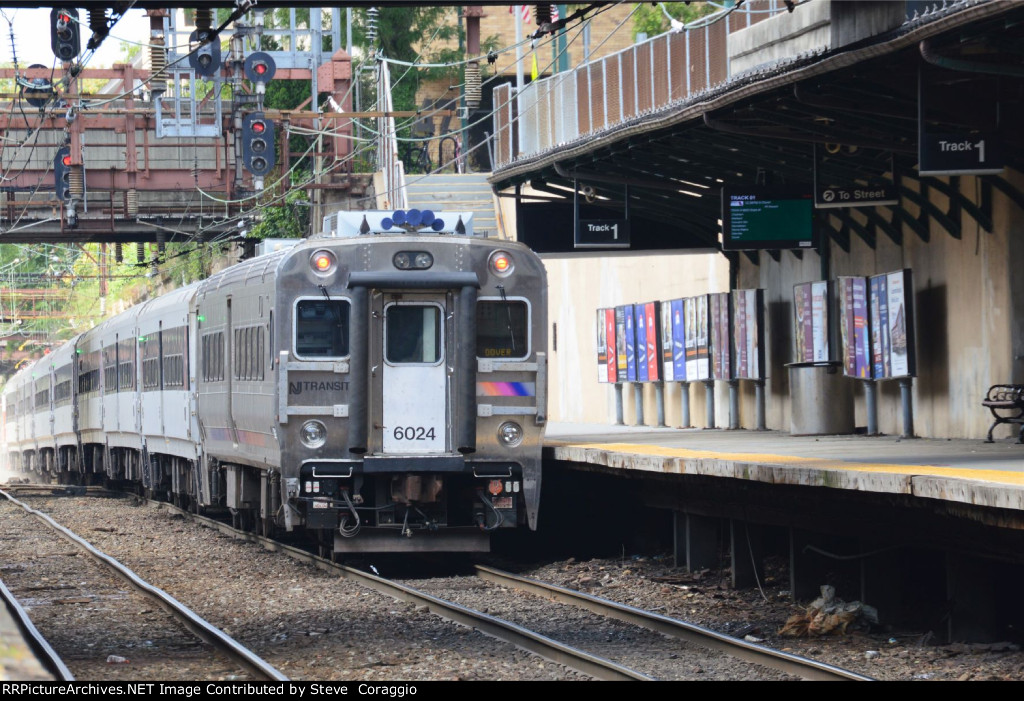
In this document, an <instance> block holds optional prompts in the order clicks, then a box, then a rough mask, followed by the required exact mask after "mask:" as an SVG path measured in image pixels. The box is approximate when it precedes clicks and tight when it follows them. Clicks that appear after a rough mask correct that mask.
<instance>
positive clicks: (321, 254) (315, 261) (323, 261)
mask: <svg viewBox="0 0 1024 701" xmlns="http://www.w3.org/2000/svg"><path fill="white" fill-rule="evenodd" d="M309 265H310V267H311V268H313V272H315V273H317V274H318V275H327V274H328V273H332V272H334V269H335V268H336V267H337V266H338V261H337V259H336V258H335V257H334V254H333V253H331V252H330V251H323V250H320V251H316V252H315V253H314V254H313V255H312V257H311V258H310V259H309Z"/></svg>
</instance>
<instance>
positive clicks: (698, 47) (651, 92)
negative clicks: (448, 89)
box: [493, 0, 813, 169]
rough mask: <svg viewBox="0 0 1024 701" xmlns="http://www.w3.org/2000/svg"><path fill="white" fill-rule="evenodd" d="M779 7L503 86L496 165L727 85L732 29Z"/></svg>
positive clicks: (717, 18) (736, 13)
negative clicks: (519, 88)
mask: <svg viewBox="0 0 1024 701" xmlns="http://www.w3.org/2000/svg"><path fill="white" fill-rule="evenodd" d="M812 4H813V3H810V4H809V5H812ZM801 9H802V8H801ZM776 11H782V12H784V11H785V8H784V5H783V2H782V0H752V1H750V2H746V3H744V4H743V5H742V6H741V7H740V8H738V9H735V10H728V9H726V10H721V11H719V12H717V13H715V14H713V15H709V16H707V17H703V18H701V19H700V20H698V21H696V22H694V23H691V25H688V26H687V28H686V29H685V30H682V31H670V32H668V33H666V34H662V35H660V36H657V37H654V38H652V39H649V40H647V41H644V42H641V43H638V44H635V45H633V46H631V47H629V48H627V49H624V50H622V51H619V52H617V53H614V54H611V55H609V56H606V57H604V58H601V59H599V60H595V61H590V62H588V63H584V64H582V65H580V66H578V67H577V68H575V69H574V70H572V71H567V72H564V73H557V74H555V75H553V76H551V77H548V78H542V79H538V80H535V81H533V82H531V83H530V84H528V85H526V86H525V87H524V88H523V89H522V91H520V92H519V94H518V95H516V90H515V88H514V86H512V85H509V84H505V85H501V86H498V87H496V88H495V89H494V105H495V112H494V117H493V120H494V134H495V141H496V148H495V158H496V163H495V169H498V168H502V167H505V166H509V165H511V164H512V163H514V162H515V161H517V160H520V159H525V158H529V157H531V156H534V155H537V154H539V153H543V152H545V151H548V150H550V149H553V148H556V147H558V146H561V145H563V144H567V143H571V142H573V141H576V140H578V139H580V138H582V137H586V136H588V135H592V134H595V133H597V132H600V131H603V130H606V129H609V128H612V127H615V126H617V125H620V124H624V123H628V122H629V121H631V120H633V119H636V118H639V117H642V116H644V115H646V114H649V113H651V112H656V111H658V110H660V109H663V108H665V107H667V106H669V105H671V104H672V103H674V102H678V101H681V100H685V99H687V98H688V97H690V96H691V95H696V94H698V93H701V92H703V91H705V90H708V89H709V88H712V87H714V86H716V85H718V84H720V83H724V82H725V81H726V80H728V79H729V77H730V65H729V63H730V57H729V46H728V44H729V35H730V34H731V33H734V32H736V31H738V30H741V29H746V28H747V27H750V26H752V25H754V24H756V23H758V22H760V21H762V20H765V19H768V18H770V17H773V16H775V14H774V12H776Z"/></svg>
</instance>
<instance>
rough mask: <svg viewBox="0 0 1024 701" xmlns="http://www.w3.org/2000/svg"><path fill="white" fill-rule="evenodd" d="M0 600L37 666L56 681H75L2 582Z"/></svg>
mask: <svg viewBox="0 0 1024 701" xmlns="http://www.w3.org/2000/svg"><path fill="white" fill-rule="evenodd" d="M0 598H2V599H3V602H4V604H6V605H7V610H8V611H9V612H10V614H11V618H13V619H14V622H15V623H16V624H17V626H18V628H19V630H21V637H22V638H23V639H24V640H25V643H26V644H27V645H28V647H29V649H30V650H32V654H33V655H35V658H36V659H37V660H39V664H41V665H42V666H43V669H45V670H46V671H47V672H49V673H50V674H52V675H53V677H54V679H56V680H57V681H62V682H73V681H75V675H73V674H72V673H71V670H70V669H68V668H67V665H65V664H64V660H62V659H61V658H60V655H58V654H57V652H56V651H55V650H54V649H53V648H52V647H50V643H48V642H46V638H44V637H43V634H42V633H40V632H39V630H38V629H37V628H36V627H35V625H33V623H32V619H31V618H29V616H28V613H27V612H26V611H25V609H24V608H22V606H21V604H19V603H18V600H17V599H15V598H14V594H12V593H11V590H10V589H8V588H7V586H6V585H5V584H4V583H3V582H2V581H0Z"/></svg>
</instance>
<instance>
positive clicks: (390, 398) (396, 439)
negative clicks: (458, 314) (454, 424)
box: [380, 293, 449, 455]
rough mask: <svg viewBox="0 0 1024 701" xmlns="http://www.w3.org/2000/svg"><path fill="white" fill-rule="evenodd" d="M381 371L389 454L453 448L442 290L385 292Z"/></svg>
mask: <svg viewBox="0 0 1024 701" xmlns="http://www.w3.org/2000/svg"><path fill="white" fill-rule="evenodd" d="M382 303H383V321H384V323H383V328H382V331H383V339H382V350H383V358H382V362H381V365H380V367H381V373H380V383H381V387H380V396H381V410H382V421H381V423H380V427H381V432H382V435H381V446H382V448H383V452H384V453H385V454H416V455H423V454H429V453H444V452H446V451H448V450H449V441H448V425H449V421H448V416H449V406H448V404H449V388H448V373H447V369H446V365H447V363H446V362H445V359H446V356H447V349H446V343H445V338H446V333H445V318H446V315H447V314H446V312H447V308H448V306H449V304H448V299H447V297H446V295H444V294H443V293H435V294H401V295H384V298H383V300H382Z"/></svg>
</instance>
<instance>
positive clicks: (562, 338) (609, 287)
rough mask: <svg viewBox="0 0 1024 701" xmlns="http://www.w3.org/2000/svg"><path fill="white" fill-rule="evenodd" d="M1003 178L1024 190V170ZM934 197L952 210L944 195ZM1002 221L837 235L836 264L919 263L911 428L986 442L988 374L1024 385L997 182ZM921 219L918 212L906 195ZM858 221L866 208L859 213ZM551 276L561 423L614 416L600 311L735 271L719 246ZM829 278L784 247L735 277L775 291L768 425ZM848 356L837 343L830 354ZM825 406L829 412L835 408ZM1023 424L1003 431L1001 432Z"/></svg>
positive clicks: (857, 387)
mask: <svg viewBox="0 0 1024 701" xmlns="http://www.w3.org/2000/svg"><path fill="white" fill-rule="evenodd" d="M1004 177H1006V178H1007V179H1008V180H1009V181H1011V182H1013V183H1014V184H1015V185H1016V186H1017V187H1019V188H1022V189H1024V175H1021V174H1019V173H1015V172H1010V173H1008V174H1007V175H1006V176H1004ZM961 190H962V192H964V193H970V195H969V197H970V198H971V199H972V201H978V200H979V199H980V195H979V194H977V193H980V183H978V182H976V181H975V179H974V178H971V177H962V178H961ZM929 192H930V196H931V198H932V199H933V201H934V202H935V203H936V205H937V206H938V207H939V208H940V209H941V210H942V211H948V207H949V203H948V200H947V198H946V197H945V196H943V195H941V194H940V193H937V192H936V191H935V190H934V189H931V190H930V191H929ZM992 193H993V202H992V216H993V231H992V232H991V233H987V232H985V231H984V230H983V229H981V227H980V226H978V225H977V223H976V222H975V221H974V219H973V218H971V217H970V216H969V215H967V214H966V213H963V214H962V215H961V217H960V224H961V238H960V239H955V238H953V237H952V236H950V234H949V233H948V232H946V231H945V229H943V228H942V226H941V225H939V224H938V223H936V222H934V221H932V222H931V229H930V242H927V243H926V242H924V241H922V240H921V239H920V238H919V237H918V236H917V235H916V234H915V233H913V232H912V231H910V230H909V229H905V230H904V232H903V244H902V245H900V246H898V245H896V244H895V243H893V242H892V241H891V239H889V237H888V236H886V235H885V234H884V233H882V232H878V234H877V242H876V247H875V248H874V249H871V248H870V247H869V246H868V245H867V244H866V243H864V242H863V241H862V240H861V239H860V238H859V237H858V236H856V235H855V234H852V235H851V242H850V252H849V253H847V252H845V251H843V250H842V249H841V248H840V247H839V246H838V245H836V244H835V243H834V242H830V244H829V246H830V249H829V255H830V265H831V272H830V275H829V277H830V278H832V279H835V278H836V277H838V276H842V275H863V276H869V275H876V274H880V273H886V272H892V271H895V270H899V269H902V268H910V269H911V270H912V271H913V280H914V305H915V338H916V343H917V363H918V376H917V377H916V378H915V379H914V383H913V393H912V396H913V410H914V433H915V435H917V436H921V437H932V438H947V437H948V438H984V437H985V434H986V432H987V431H988V427H989V425H990V424H991V415H990V414H989V412H988V410H987V409H985V408H983V407H982V406H981V400H982V399H983V398H984V396H985V393H986V392H987V390H988V388H989V386H990V385H992V384H998V383H1024V275H1020V274H1018V273H1017V271H1019V270H1021V269H1024V217H1022V216H1021V211H1020V209H1019V208H1017V207H1016V205H1014V204H1013V203H1012V202H1011V201H1010V200H1009V199H1008V198H1006V197H1005V196H1004V195H1003V194H1002V193H1001V192H1000V191H999V190H997V189H994V188H993V190H992ZM511 202H512V200H503V201H502V202H501V204H502V205H503V207H502V209H503V214H504V217H505V222H506V227H508V228H511V229H512V230H514V216H515V215H514V208H513V207H511V206H509V205H510V203H511ZM903 204H904V205H905V206H907V208H908V211H909V212H910V214H912V215H913V216H917V215H918V214H919V212H918V209H917V208H916V207H915V206H913V204H912V203H909V202H908V201H907V199H906V198H904V199H903ZM854 216H855V217H857V218H858V220H860V221H864V219H863V217H862V216H861V215H859V214H857V213H856V210H854ZM544 259H545V264H546V266H547V270H548V282H549V295H550V298H549V323H550V324H551V327H550V328H549V338H552V339H554V336H555V334H556V333H557V349H554V348H549V351H550V359H551V362H550V370H551V372H550V387H549V415H550V418H551V420H552V421H569V422H587V423H589V422H593V423H608V424H611V423H613V422H614V421H615V395H614V390H613V388H612V386H611V385H607V384H601V383H598V381H597V359H596V311H595V310H596V309H598V308H599V307H612V306H616V305H620V304H627V303H639V302H648V301H652V300H666V299H672V298H676V297H687V296H691V295H697V294H703V293H708V292H724V291H726V290H728V287H729V284H728V283H729V267H728V263H727V261H726V260H725V258H724V256H722V255H720V254H707V253H705V254H686V253H666V254H660V255H636V254H625V255H617V256H599V255H593V254H585V255H572V256H551V255H549V256H545V257H544ZM820 279H822V275H821V260H820V258H819V256H818V255H817V254H816V253H813V252H805V253H804V255H803V258H802V259H798V258H797V257H796V256H795V255H793V254H792V253H790V252H788V251H784V252H783V253H782V255H781V258H780V260H779V261H775V260H773V259H772V258H771V257H770V256H769V255H768V254H767V253H764V252H762V253H761V254H760V256H759V264H758V265H754V264H753V263H752V262H751V261H750V260H748V259H747V257H746V256H744V255H741V256H740V266H739V271H738V282H737V285H738V287H740V288H755V287H760V288H764V289H765V320H766V354H767V359H766V363H767V368H768V378H767V381H766V391H765V397H766V420H767V427H768V428H769V429H775V430H783V431H788V430H789V428H790V387H789V375H788V369H787V368H786V363H789V362H792V360H793V352H794V351H793V321H792V317H793V285H795V284H797V283H800V282H808V281H813V280H820ZM555 327H557V330H556V328H555ZM833 357H835V358H838V357H839V351H838V350H835V351H834V352H833ZM847 381H848V382H851V383H855V384H854V397H855V400H854V401H855V423H856V425H857V426H859V427H863V426H866V425H867V416H866V412H865V406H864V391H863V388H862V385H861V383H859V382H857V381H855V380H852V379H851V380H847ZM689 391H690V412H691V419H692V423H693V424H694V425H696V426H704V425H705V401H704V386H703V384H701V383H697V384H694V385H693V386H691V387H690V389H689ZM679 393H680V386H679V385H678V384H675V383H673V384H671V385H668V386H667V387H666V388H665V411H666V422H667V424H668V425H669V426H680V420H681V419H680V395H679ZM623 398H624V406H623V409H624V418H625V423H626V424H629V425H632V424H635V423H636V421H635V416H636V407H635V404H634V390H633V386H632V385H624V391H623ZM643 401H644V423H645V424H646V425H654V424H655V423H656V417H657V405H656V403H655V393H654V387H653V385H651V384H647V385H645V387H644V394H643ZM715 409H716V417H715V423H716V425H717V426H719V427H723V426H728V420H729V416H728V388H727V386H726V385H725V383H721V382H719V383H716V385H715ZM826 410H827V409H826ZM755 411H756V407H755V404H754V386H753V384H752V383H748V382H740V417H739V419H740V426H741V427H742V428H746V429H752V428H754V427H755V420H756V415H755ZM901 422H902V414H901V404H900V392H899V385H898V383H897V382H896V381H887V382H881V383H879V384H878V423H879V430H880V431H881V432H883V433H885V434H890V435H899V434H900V432H901V431H902V425H901ZM1010 435H1015V434H1013V428H1012V427H1006V426H1003V427H1000V428H999V429H998V430H997V431H996V433H995V436H996V438H997V439H998V438H1005V437H1007V436H1010Z"/></svg>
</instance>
